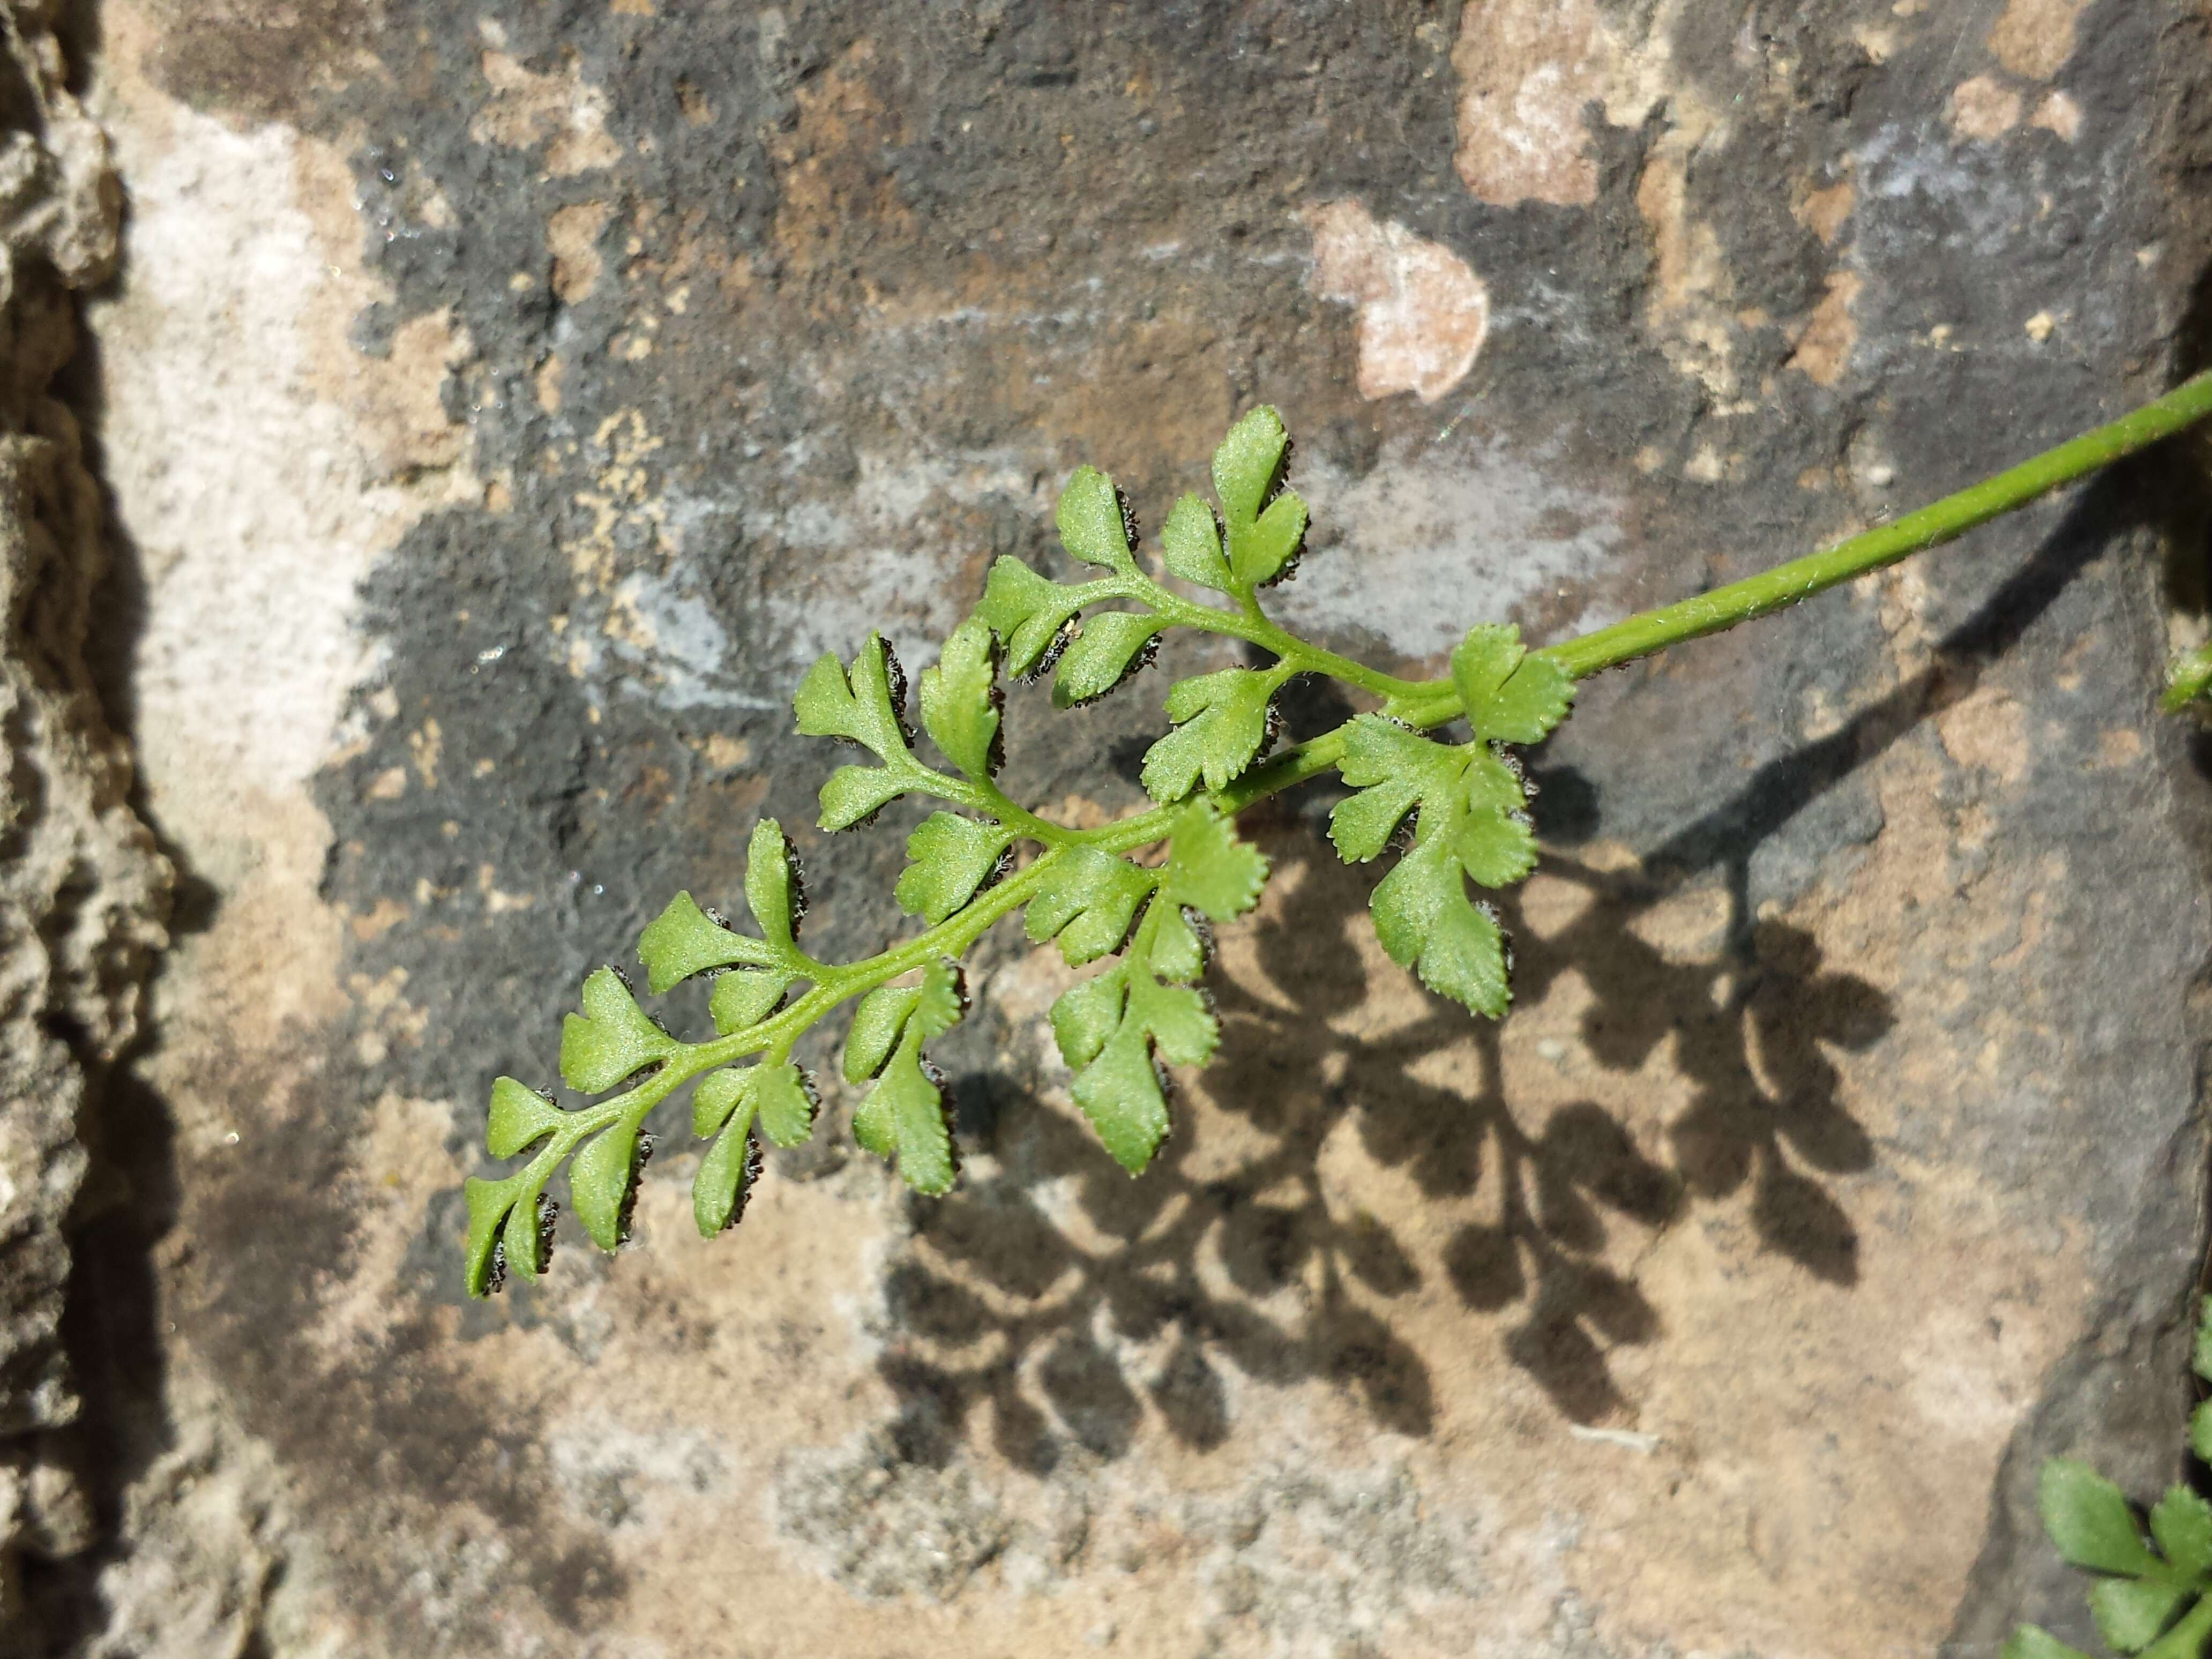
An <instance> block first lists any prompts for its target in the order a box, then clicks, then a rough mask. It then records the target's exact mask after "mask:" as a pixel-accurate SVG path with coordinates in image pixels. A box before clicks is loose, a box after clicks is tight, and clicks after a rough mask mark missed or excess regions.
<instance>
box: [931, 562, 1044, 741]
mask: <svg viewBox="0 0 2212 1659" xmlns="http://www.w3.org/2000/svg"><path fill="white" fill-rule="evenodd" d="M1024 568H1026V567H1024ZM995 655H996V647H995V646H994V642H993V639H992V635H991V629H990V624H989V623H986V622H984V621H983V620H982V619H981V617H969V619H968V620H967V621H966V622H964V623H961V624H960V626H959V627H957V628H956V629H953V630H952V637H951V639H949V640H947V641H945V649H944V651H943V652H942V653H940V654H939V657H938V659H937V665H936V666H935V667H933V668H925V669H923V670H922V671H921V725H922V729H923V730H924V731H926V732H928V733H929V740H930V741H931V742H932V743H933V744H936V745H937V746H938V748H939V749H940V750H943V751H944V753H945V759H947V760H949V761H951V763H953V764H954V765H955V766H957V767H958V768H959V769H961V770H962V771H963V772H964V773H966V774H967V775H969V777H971V778H973V779H974V780H975V781H976V782H978V783H988V782H989V781H991V779H992V777H993V776H994V775H995V774H996V773H997V771H998V769H999V719H1000V715H999V701H1000V699H999V686H998V666H997V663H996V661H995Z"/></svg>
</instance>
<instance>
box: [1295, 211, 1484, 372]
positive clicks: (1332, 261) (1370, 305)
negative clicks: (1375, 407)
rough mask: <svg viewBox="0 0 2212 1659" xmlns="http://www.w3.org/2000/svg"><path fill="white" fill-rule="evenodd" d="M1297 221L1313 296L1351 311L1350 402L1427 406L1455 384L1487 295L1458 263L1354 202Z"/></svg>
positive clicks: (1480, 331) (1474, 349) (1478, 335)
mask: <svg viewBox="0 0 2212 1659" xmlns="http://www.w3.org/2000/svg"><path fill="white" fill-rule="evenodd" d="M1304 219H1305V222H1306V227H1307V228H1308V229H1310V231H1312V233H1313V239H1314V287H1315V289H1316V291H1318V292H1319V293H1321V294H1322V295H1325V296H1326V297H1328V298H1329V299H1332V300H1342V301H1347V302H1349V303H1351V304H1352V305H1355V306H1357V307H1358V349H1359V371H1358V377H1359V395H1360V396H1361V397H1363V398H1387V397H1389V395H1390V394H1391V393H1393V392H1413V393H1414V394H1415V395H1416V396H1418V397H1419V398H1420V400H1421V401H1422V402H1423V403H1428V404H1432V403H1434V402H1436V401H1437V398H1441V397H1443V395H1444V394H1445V393H1446V392H1449V391H1450V390H1451V389H1452V388H1453V387H1454V386H1457V385H1458V384H1459V383H1460V382H1461V381H1462V380H1464V379H1465V378H1466V377H1467V372H1468V369H1470V368H1474V360H1475V356H1476V354H1477V353H1479V352H1480V350H1481V349H1482V342H1483V339H1484V337H1486V335H1487V334H1488V333H1489V331H1490V290H1489V289H1486V287H1484V286H1483V282H1482V279H1481V278H1480V276H1476V275H1475V274H1474V271H1473V270H1470V269H1468V264H1467V261H1465V260H1464V259H1462V258H1460V257H1459V256H1458V255H1457V254H1455V253H1454V252H1451V251H1450V250H1449V248H1445V247H1442V246H1438V245H1437V243H1434V242H1429V241H1424V240H1422V239H1421V238H1419V236H1416V235H1415V234H1413V232H1412V231H1410V230H1408V229H1407V228H1405V226H1403V225H1401V224H1399V223H1398V222H1396V221H1395V220H1380V221H1378V220H1377V219H1376V218H1375V217H1374V216H1373V215H1371V214H1370V213H1369V212H1368V211H1367V210H1366V209H1365V208H1364V207H1362V206H1361V205H1360V204H1358V203H1357V202H1352V201H1341V202H1330V203H1328V204H1325V205H1323V206H1320V207H1314V208H1309V209H1307V210H1306V212H1305V214H1304Z"/></svg>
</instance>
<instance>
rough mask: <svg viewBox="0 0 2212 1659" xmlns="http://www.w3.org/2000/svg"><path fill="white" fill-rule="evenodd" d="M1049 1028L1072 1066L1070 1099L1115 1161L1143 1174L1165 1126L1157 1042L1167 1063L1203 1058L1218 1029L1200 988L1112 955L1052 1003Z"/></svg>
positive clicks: (1186, 1063)
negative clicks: (1165, 979)
mask: <svg viewBox="0 0 2212 1659" xmlns="http://www.w3.org/2000/svg"><path fill="white" fill-rule="evenodd" d="M1079 993H1080V994H1079ZM1052 1030H1053V1036H1054V1038H1055V1039H1056V1040H1057V1041H1058V1042H1059V1044H1060V1054H1061V1057H1062V1058H1063V1059H1065V1060H1066V1061H1067V1063H1068V1064H1069V1065H1070V1066H1073V1067H1075V1068H1076V1073H1075V1082H1074V1085H1073V1088H1072V1089H1071V1091H1070V1092H1071V1093H1072V1094H1073V1096H1074V1097H1075V1103H1076V1104H1077V1105H1078V1106H1080V1107H1081V1108H1082V1109H1083V1112H1084V1115H1085V1116H1086V1117H1088V1118H1089V1119H1090V1120H1091V1127H1094V1128H1096V1129H1097V1131H1098V1139H1100V1140H1101V1141H1103V1142H1104V1143H1105V1146H1106V1150H1107V1151H1108V1152H1111V1153H1112V1154H1113V1155H1114V1161H1115V1163H1117V1164H1120V1165H1121V1167H1122V1168H1123V1169H1125V1170H1127V1171H1128V1172H1129V1173H1130V1174H1131V1175H1141V1174H1143V1173H1144V1170H1145V1167H1146V1165H1147V1164H1150V1163H1151V1162H1152V1154H1153V1153H1154V1152H1157V1151H1158V1149H1159V1144H1160V1142H1161V1141H1162V1140H1164V1139H1166V1136H1167V1132H1168V1106H1167V1097H1166V1094H1165V1093H1164V1091H1163V1090H1162V1089H1161V1087H1160V1078H1159V1073H1158V1071H1157V1070H1156V1068H1155V1066H1154V1064H1153V1053H1154V1050H1155V1048H1157V1049H1158V1054H1159V1057H1160V1058H1161V1059H1162V1060H1166V1061H1168V1062H1169V1063H1170V1064H1171V1065H1176V1066H1202V1065H1204V1064H1205V1063H1206V1060H1207V1058H1208V1057H1209V1056H1211V1055H1212V1053H1213V1046H1214V1043H1215V1042H1217V1041H1218V1038H1219V1036H1220V1031H1219V1028H1218V1026H1216V1024H1214V1019H1213V1015H1212V1012H1211V1011H1210V1010H1209V1009H1208V1008H1207V1007H1206V998H1205V996H1204V995H1203V994H1201V993H1200V992H1199V991H1196V990H1194V989H1193V988H1191V987H1188V986H1182V985H1164V984H1162V983H1161V982H1160V981H1158V980H1157V979H1155V978H1153V977H1152V975H1151V973H1150V972H1148V971H1147V970H1146V969H1145V968H1144V967H1143V966H1142V965H1141V964H1139V963H1136V962H1133V961H1122V962H1117V963H1115V964H1114V965H1113V966H1112V967H1111V968H1109V969H1107V970H1106V971H1105V972H1104V973H1103V974H1101V975H1098V976H1097V978H1095V979H1091V980H1087V981H1085V982H1084V983H1083V984H1082V985H1079V986H1078V987H1075V989H1073V990H1071V991H1068V992H1066V994H1063V995H1062V996H1061V997H1060V1000H1059V1001H1057V1002H1055V1003H1054V1004H1053V1010H1052Z"/></svg>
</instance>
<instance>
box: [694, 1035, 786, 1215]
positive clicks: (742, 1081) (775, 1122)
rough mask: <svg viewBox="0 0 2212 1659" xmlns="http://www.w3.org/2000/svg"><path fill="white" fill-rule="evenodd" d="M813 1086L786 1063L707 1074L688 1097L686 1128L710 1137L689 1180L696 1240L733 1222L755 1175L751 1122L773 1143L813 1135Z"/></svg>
mask: <svg viewBox="0 0 2212 1659" xmlns="http://www.w3.org/2000/svg"><path fill="white" fill-rule="evenodd" d="M815 1110H816V1102H815V1098H814V1085H812V1083H811V1082H810V1081H809V1080H808V1079H807V1076H806V1074H805V1073H804V1072H802V1071H801V1070H800V1069H799V1067H798V1066H795V1065H793V1063H792V1062H791V1061H789V1060H777V1061H772V1062H764V1063H763V1064H761V1065H758V1066H745V1067H743V1068H728V1069H725V1070H722V1071H719V1072H709V1073H708V1074H707V1075H706V1076H705V1077H704V1078H702V1079H700V1082H699V1088H698V1091H697V1092H696V1094H694V1095H693V1096H692V1098H691V1128H692V1133H695V1134H698V1135H714V1137H715V1139H714V1145H713V1146H711V1147H709V1148H708V1152H707V1155H706V1157H705V1158H702V1159H701V1160H700V1161H699V1170H698V1173H697V1174H696V1176H694V1177H693V1178H692V1182H691V1218H692V1220H693V1221H694V1222H695V1223H696V1224H697V1225H698V1228H699V1235H700V1237H702V1238H712V1237H714V1235H715V1234H717V1233H719V1232H720V1231H723V1230H724V1229H725V1228H726V1227H730V1226H733V1225H736V1223H737V1221H738V1218H739V1217H740V1216H741V1215H742V1214H743V1213H744V1206H745V1199H746V1196H747V1194H748V1193H749V1191H750V1188H751V1185H752V1182H753V1180H754V1178H755V1177H756V1176H758V1175H759V1173H760V1149H759V1146H758V1145H757V1142H756V1141H755V1139H754V1136H753V1130H754V1128H755V1127H756V1126H757V1127H758V1128H759V1129H760V1131H761V1132H762V1133H764V1134H766V1135H767V1136H768V1138H769V1139H770V1140H773V1141H774V1142H775V1144H776V1145H777V1146H799V1144H800V1143H801V1142H803V1141H805V1139H807V1137H808V1136H810V1135H811V1134H812V1133H814V1115H815Z"/></svg>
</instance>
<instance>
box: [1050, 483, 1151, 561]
mask: <svg viewBox="0 0 2212 1659" xmlns="http://www.w3.org/2000/svg"><path fill="white" fill-rule="evenodd" d="M1058 516H1059V520H1060V545H1061V546H1062V547H1064V548H1066V550H1067V551H1068V556H1070V557H1071V558H1076V559H1080V560H1082V561H1083V562H1084V563H1085V564H1096V565H1103V566H1104V567H1105V568H1107V569H1109V570H1129V569H1133V568H1135V562H1134V561H1133V559H1132V558H1131V557H1130V555H1129V534H1128V521H1127V520H1126V519H1125V518H1124V517H1123V516H1122V513H1121V497H1120V496H1119V495H1117V494H1115V489H1114V481H1113V480H1112V479H1111V478H1109V477H1107V476H1106V475H1105V474H1104V473H1103V472H1101V471H1099V470H1098V469H1097V467H1095V466H1079V467H1077V468H1076V469H1075V471H1074V473H1073V476H1072V477H1069V479H1068V481H1067V488H1066V489H1063V490H1061V491H1060V512H1059V515H1058Z"/></svg>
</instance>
